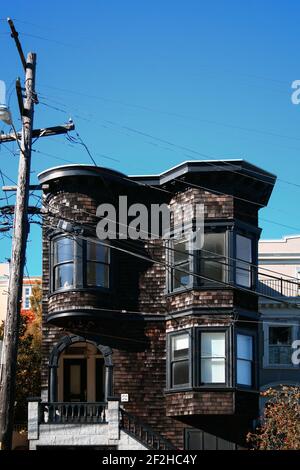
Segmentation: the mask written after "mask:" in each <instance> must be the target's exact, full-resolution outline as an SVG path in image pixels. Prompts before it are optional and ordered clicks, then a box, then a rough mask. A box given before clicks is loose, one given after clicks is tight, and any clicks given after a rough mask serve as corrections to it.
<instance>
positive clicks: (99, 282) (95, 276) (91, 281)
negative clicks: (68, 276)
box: [86, 261, 109, 287]
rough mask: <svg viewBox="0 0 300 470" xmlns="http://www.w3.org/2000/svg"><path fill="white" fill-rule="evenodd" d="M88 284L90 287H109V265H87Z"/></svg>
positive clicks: (91, 263) (90, 263)
mask: <svg viewBox="0 0 300 470" xmlns="http://www.w3.org/2000/svg"><path fill="white" fill-rule="evenodd" d="M86 278H87V284H88V285H89V286H99V287H109V267H108V265H107V264H102V263H94V262H93V261H89V262H88V263H87V273H86Z"/></svg>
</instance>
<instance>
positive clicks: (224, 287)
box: [165, 284, 236, 297]
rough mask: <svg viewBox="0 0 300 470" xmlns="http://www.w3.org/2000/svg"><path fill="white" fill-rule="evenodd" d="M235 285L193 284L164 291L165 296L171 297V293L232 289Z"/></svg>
mask: <svg viewBox="0 0 300 470" xmlns="http://www.w3.org/2000/svg"><path fill="white" fill-rule="evenodd" d="M235 287H236V286H235V285H234V284H232V285H230V286H225V285H224V286H219V285H218V286H216V285H212V284H210V285H208V286H194V287H190V286H188V287H186V288H182V289H176V290H173V291H172V292H167V293H165V297H171V296H173V295H177V294H182V293H186V292H190V291H193V290H194V291H206V290H232V289H234V288H235Z"/></svg>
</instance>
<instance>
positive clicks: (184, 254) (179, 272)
mask: <svg viewBox="0 0 300 470" xmlns="http://www.w3.org/2000/svg"><path fill="white" fill-rule="evenodd" d="M172 251H173V256H172V258H173V266H172V279H171V290H174V289H178V288H180V287H185V286H188V285H189V283H190V278H191V275H190V274H189V272H190V265H192V263H190V252H189V242H188V240H173V246H172Z"/></svg>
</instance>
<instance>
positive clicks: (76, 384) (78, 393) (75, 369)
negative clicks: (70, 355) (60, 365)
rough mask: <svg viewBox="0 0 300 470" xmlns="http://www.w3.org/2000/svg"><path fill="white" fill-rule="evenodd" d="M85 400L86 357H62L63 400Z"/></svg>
mask: <svg viewBox="0 0 300 470" xmlns="http://www.w3.org/2000/svg"><path fill="white" fill-rule="evenodd" d="M85 401H87V361H86V359H66V358H65V359H64V402H85Z"/></svg>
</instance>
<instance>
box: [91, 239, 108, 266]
mask: <svg viewBox="0 0 300 470" xmlns="http://www.w3.org/2000/svg"><path fill="white" fill-rule="evenodd" d="M87 259H88V260H90V261H101V262H102V263H109V248H108V247H107V246H104V245H101V244H100V243H93V242H87Z"/></svg>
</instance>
